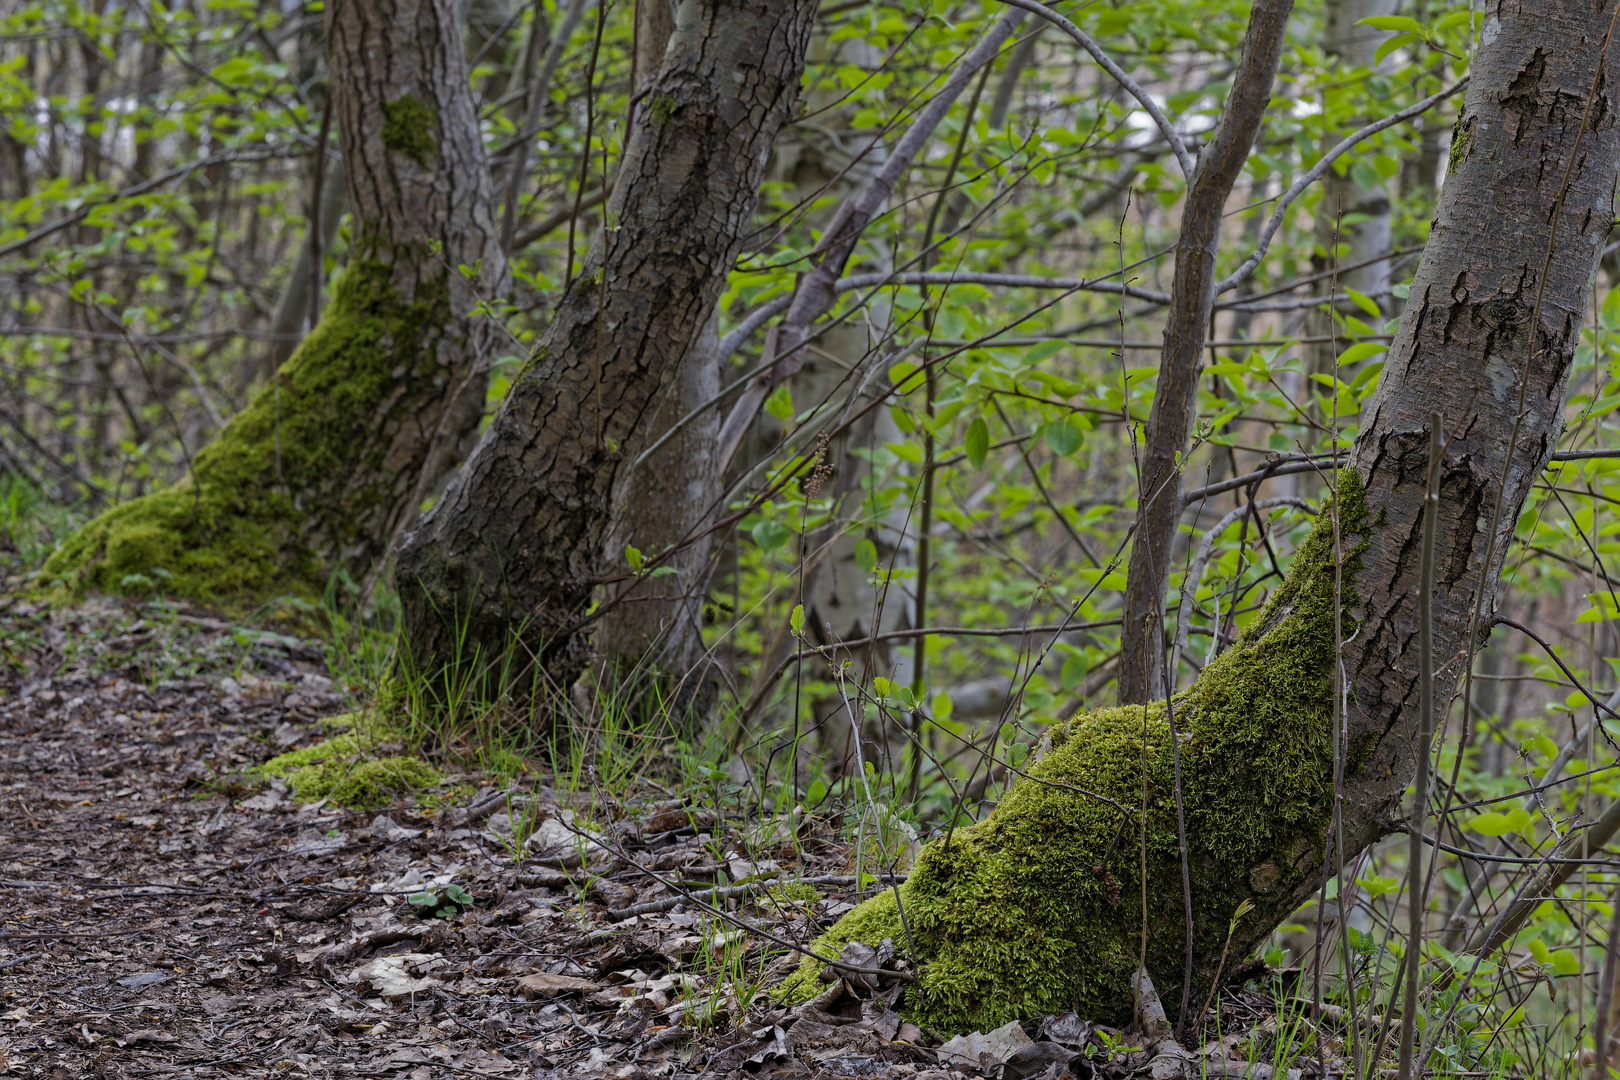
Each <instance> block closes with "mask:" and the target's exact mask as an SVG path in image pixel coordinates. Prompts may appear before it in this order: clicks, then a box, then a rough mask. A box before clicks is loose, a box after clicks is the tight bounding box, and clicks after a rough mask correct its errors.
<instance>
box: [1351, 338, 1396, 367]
mask: <svg viewBox="0 0 1620 1080" xmlns="http://www.w3.org/2000/svg"><path fill="white" fill-rule="evenodd" d="M1388 351H1389V346H1388V345H1385V344H1384V343H1383V342H1381V341H1358V342H1356V343H1355V344H1354V345H1352V346H1350V347H1349V348H1348V349H1346V350H1344V352H1342V353H1340V354H1339V365H1340V366H1341V367H1342V366H1343V365H1345V364H1354V363H1355V362H1356V361H1358V360H1365V359H1367V358H1368V357H1369V356H1377V355H1378V354H1379V353H1382V352H1388Z"/></svg>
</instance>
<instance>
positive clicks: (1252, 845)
mask: <svg viewBox="0 0 1620 1080" xmlns="http://www.w3.org/2000/svg"><path fill="white" fill-rule="evenodd" d="M1341 490H1342V509H1341V523H1340V526H1341V530H1342V535H1343V536H1344V538H1345V539H1344V544H1345V547H1346V560H1345V567H1344V571H1345V572H1344V576H1343V580H1344V601H1345V603H1344V609H1343V622H1342V630H1343V633H1344V634H1345V635H1346V636H1348V635H1349V634H1351V633H1353V632H1354V629H1355V626H1356V623H1355V619H1354V614H1353V611H1354V609H1355V608H1356V607H1358V606H1359V602H1358V601H1356V599H1355V593H1354V581H1355V573H1356V571H1357V570H1358V569H1359V568H1360V565H1361V564H1360V556H1361V552H1362V550H1363V549H1364V547H1365V544H1364V542H1359V543H1358V542H1357V541H1358V540H1359V539H1360V538H1364V537H1365V535H1366V533H1367V531H1368V530H1369V529H1370V528H1371V527H1372V526H1371V522H1370V520H1369V518H1368V515H1367V512H1366V506H1365V503H1364V501H1363V498H1362V490H1361V485H1360V481H1359V477H1357V476H1356V475H1355V474H1354V473H1353V472H1347V473H1346V474H1344V480H1343V482H1342V483H1341ZM1332 549H1333V543H1332V529H1331V525H1330V524H1329V515H1328V514H1326V513H1324V514H1322V516H1321V517H1320V518H1319V519H1318V522H1317V526H1316V528H1315V530H1314V531H1313V532H1312V534H1311V537H1310V539H1309V540H1308V541H1307V542H1306V543H1305V544H1304V545H1303V546H1302V547H1301V549H1300V551H1299V552H1298V554H1297V555H1296V557H1295V560H1294V565H1293V567H1292V569H1291V571H1290V573H1289V575H1288V578H1287V580H1286V581H1285V583H1284V584H1283V586H1282V587H1281V588H1279V589H1278V591H1277V593H1276V594H1275V595H1274V596H1273V597H1272V599H1271V601H1270V603H1269V605H1268V606H1267V608H1266V610H1265V612H1264V613H1263V614H1262V616H1261V618H1260V619H1259V620H1258V621H1257V622H1256V623H1255V625H1254V626H1252V627H1251V628H1250V629H1249V630H1248V631H1247V632H1246V633H1245V634H1244V636H1243V637H1242V638H1241V639H1240V640H1239V641H1238V642H1237V643H1236V644H1235V645H1234V646H1233V647H1232V648H1231V649H1229V650H1228V651H1227V652H1226V653H1225V654H1223V655H1222V656H1221V657H1219V658H1218V659H1217V660H1216V661H1215V662H1214V663H1212V664H1210V665H1209V667H1207V668H1206V669H1205V671H1204V673H1203V675H1202V677H1201V678H1200V679H1199V680H1198V682H1197V683H1196V684H1195V685H1194V686H1193V687H1192V688H1190V689H1189V690H1187V691H1186V692H1184V693H1182V694H1180V695H1178V696H1177V697H1176V699H1175V700H1174V708H1175V719H1176V727H1177V730H1178V731H1180V732H1181V733H1182V734H1181V774H1182V791H1183V801H1184V803H1185V807H1186V816H1187V836H1188V843H1189V861H1190V864H1191V868H1192V876H1193V902H1194V925H1195V946H1196V947H1197V948H1198V949H1200V950H1201V952H1202V953H1204V954H1210V953H1214V954H1218V953H1219V952H1220V948H1221V943H1222V940H1223V939H1224V937H1225V934H1226V927H1227V923H1228V920H1229V919H1230V917H1231V914H1232V912H1233V910H1234V909H1235V908H1236V907H1237V904H1238V903H1239V901H1240V900H1242V899H1243V898H1245V897H1246V896H1249V895H1251V894H1252V893H1255V892H1271V891H1275V890H1277V889H1279V888H1281V887H1283V886H1286V885H1287V884H1288V883H1290V882H1292V881H1295V880H1297V879H1298V877H1299V876H1300V875H1301V874H1303V873H1304V872H1305V867H1306V866H1308V865H1314V863H1315V861H1316V859H1317V858H1319V856H1320V852H1321V850H1322V844H1323V838H1324V836H1325V832H1326V828H1327V824H1328V815H1329V806H1330V802H1331V792H1332V771H1331V767H1332V747H1331V742H1330V738H1331V730H1332V700H1331V696H1330V684H1329V682H1328V679H1327V675H1328V672H1329V668H1330V664H1331V661H1332V656H1333V648H1334V641H1333V592H1334V585H1333V577H1334V575H1333V558H1332ZM1169 739H1170V728H1169V724H1168V723H1167V722H1166V718H1165V712H1164V705H1163V703H1158V704H1155V705H1151V706H1148V707H1145V708H1144V707H1142V706H1128V707H1121V708H1111V709H1103V710H1100V711H1098V712H1094V713H1091V714H1088V715H1083V716H1077V717H1075V718H1074V719H1072V720H1070V721H1068V722H1067V723H1064V724H1061V725H1059V726H1057V727H1056V728H1054V730H1053V732H1052V740H1051V741H1052V748H1051V749H1050V750H1049V751H1048V753H1047V754H1046V755H1045V756H1044V757H1043V758H1042V759H1041V760H1040V761H1039V762H1038V763H1037V764H1035V765H1034V766H1032V767H1031V768H1030V769H1028V770H1027V771H1028V774H1029V775H1028V778H1026V779H1021V780H1019V781H1018V782H1017V783H1016V784H1015V785H1014V786H1013V787H1012V789H1011V791H1009V793H1008V794H1007V797H1006V798H1005V799H1003V800H1002V802H1001V804H1000V805H999V806H998V807H997V808H996V809H995V811H994V812H993V813H992V814H991V815H990V816H989V817H988V818H986V819H985V820H984V821H982V822H980V823H978V824H977V825H974V826H972V827H969V828H964V829H958V830H956V832H955V833H954V834H953V835H952V836H950V837H948V838H942V839H939V840H936V841H934V842H933V843H931V844H929V845H928V846H927V847H926V848H924V849H923V851H922V853H921V855H920V856H919V858H918V862H917V865H916V867H915V868H914V869H913V870H912V872H911V875H910V877H909V878H908V879H907V881H906V882H905V884H904V885H902V886H901V888H900V905H897V903H896V898H895V894H894V892H893V891H892V890H890V891H885V892H883V893H880V894H879V895H877V896H875V897H873V898H872V899H870V900H868V901H866V902H865V903H863V904H861V905H860V906H858V907H857V908H856V909H855V910H854V911H851V912H850V913H849V914H847V915H846V916H844V918H843V919H841V920H840V921H839V922H838V923H837V924H835V925H834V926H833V927H832V929H831V930H830V931H828V933H827V934H825V935H824V936H823V937H822V938H820V939H819V940H818V941H817V943H816V948H817V950H818V951H819V952H820V953H821V954H822V955H823V956H828V957H833V956H837V955H838V953H839V951H840V950H841V949H842V948H843V946H844V945H845V944H846V943H848V942H850V941H862V942H865V943H867V944H869V945H876V944H878V943H879V942H880V941H881V940H882V939H883V938H890V939H892V940H893V941H894V944H895V946H896V947H897V949H898V950H899V952H900V954H901V955H906V954H907V952H908V949H909V948H913V947H914V948H915V950H916V954H917V957H918V960H919V961H920V962H921V964H922V965H923V968H924V974H923V978H922V981H921V982H920V983H919V984H917V985H916V986H913V987H910V988H908V991H907V995H906V1002H907V1004H906V1013H907V1016H908V1019H911V1020H914V1021H916V1022H918V1023H920V1024H923V1025H925V1026H928V1027H931V1028H933V1029H935V1030H938V1031H941V1032H957V1031H968V1030H974V1029H977V1030H982V1031H988V1030H990V1029H992V1028H994V1027H997V1026H999V1025H1001V1024H1004V1023H1006V1022H1007V1021H1009V1020H1015V1019H1026V1018H1029V1017H1033V1016H1038V1015H1042V1014H1047V1013H1053V1012H1061V1011H1064V1010H1068V1009H1074V1010H1076V1011H1078V1012H1079V1013H1080V1015H1082V1016H1085V1017H1087V1018H1089V1019H1093V1020H1098V1021H1104V1022H1109V1023H1116V1024H1123V1023H1126V1022H1128V1021H1129V1020H1130V1016H1131V1010H1132V1000H1133V999H1132V991H1131V987H1130V976H1131V973H1132V972H1134V971H1135V970H1136V967H1137V964H1138V963H1139V960H1140V950H1141V948H1142V942H1141V935H1142V928H1143V904H1142V882H1143V873H1142V840H1141V824H1140V823H1141V819H1142V808H1143V801H1144V794H1143V788H1144V783H1143V778H1144V775H1145V776H1146V791H1147V794H1146V802H1147V809H1146V820H1147V829H1146V833H1147V836H1146V853H1147V859H1146V861H1147V869H1146V879H1147V883H1148V895H1147V917H1146V923H1147V927H1148V943H1147V951H1148V970H1149V971H1150V972H1152V973H1154V975H1155V976H1156V978H1158V979H1159V980H1160V981H1161V987H1160V990H1161V994H1162V995H1163V996H1164V997H1165V999H1166V1000H1167V1001H1170V1000H1174V999H1175V997H1178V996H1179V993H1178V992H1177V993H1172V991H1171V989H1170V988H1169V987H1167V986H1166V985H1164V984H1173V987H1174V989H1175V990H1176V991H1179V984H1180V974H1181V970H1182V967H1181V965H1182V954H1183V949H1184V944H1185V932H1184V929H1183V928H1184V926H1185V919H1184V915H1183V898H1182V889H1181V872H1180V861H1179V850H1180V849H1179V843H1178V839H1177V829H1176V817H1175V802H1174V794H1173V791H1174V789H1173V786H1172V772H1171V751H1170V743H1169ZM901 905H903V908H904V913H905V919H904V922H902V920H901V917H900V906H901ZM822 966H823V965H822V964H821V963H820V961H818V960H816V959H814V958H812V957H806V958H805V960H804V962H803V963H802V964H801V965H800V966H799V968H798V969H797V970H796V971H795V973H794V974H793V975H792V976H790V977H789V978H788V980H787V981H786V982H784V983H783V985H782V986H781V987H779V988H778V990H777V991H776V993H777V996H778V997H779V998H780V999H782V1000H785V1001H802V1000H807V999H808V998H810V997H812V996H814V995H815V994H816V993H819V992H820V990H821V989H823V988H824V984H823V983H822V982H821V980H820V974H821V968H822ZM1171 973H1173V977H1170V976H1171Z"/></svg>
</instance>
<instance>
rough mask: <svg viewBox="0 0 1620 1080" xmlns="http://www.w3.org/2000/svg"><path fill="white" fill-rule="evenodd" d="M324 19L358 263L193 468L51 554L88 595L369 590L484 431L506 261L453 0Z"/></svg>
mask: <svg viewBox="0 0 1620 1080" xmlns="http://www.w3.org/2000/svg"><path fill="white" fill-rule="evenodd" d="M326 19H327V27H326V30H327V42H328V45H327V47H328V54H329V55H328V59H329V68H330V70H331V72H332V92H333V93H334V95H335V97H334V100H333V120H334V122H335V124H336V126H337V129H338V139H339V143H340V146H341V148H342V153H343V162H344V167H345V174H346V178H347V187H348V201H349V206H350V209H351V211H352V213H353V220H354V241H353V247H352V249H351V254H350V258H349V266H348V269H347V270H346V272H345V273H344V275H343V277H342V279H341V281H340V282H339V284H338V285H337V287H336V289H335V291H334V296H333V298H332V303H331V305H330V306H329V307H328V309H327V310H326V312H325V313H324V315H323V317H322V319H321V322H320V325H319V326H317V327H316V329H315V331H314V333H312V334H311V335H310V336H309V337H308V338H307V339H306V340H305V341H304V342H303V344H302V345H301V346H300V347H299V348H298V350H297V351H296V352H295V353H294V355H293V356H292V357H291V359H289V360H288V362H287V363H286V364H285V365H284V366H283V367H282V368H281V370H280V371H279V372H277V374H276V376H275V378H274V379H273V380H271V381H270V384H269V385H267V386H265V387H264V388H263V389H261V390H260V391H259V392H258V393H257V394H256V395H255V396H254V398H253V400H252V401H251V402H250V403H249V404H248V406H247V408H245V409H244V410H243V411H242V412H241V413H239V414H237V416H236V417H234V418H233V419H232V420H231V422H230V423H229V424H228V425H227V426H226V428H225V430H224V431H223V432H221V433H220V435H219V437H218V438H217V439H216V440H215V441H214V443H213V444H212V445H210V446H208V447H207V448H205V449H204V450H202V451H201V452H200V453H198V454H197V456H196V458H195V460H194V462H192V468H191V469H190V475H188V476H187V477H186V478H185V479H184V480H182V481H181V482H180V483H178V484H175V485H174V486H173V487H171V488H169V489H167V490H165V491H161V492H157V493H154V494H152V495H150V496H147V497H144V498H141V499H137V500H135V501H133V502H130V503H126V504H124V505H122V506H119V507H116V508H114V509H113V510H110V511H108V512H107V513H105V514H102V515H101V516H100V517H98V518H96V519H94V520H92V521H91V522H90V523H89V524H87V525H86V526H85V527H84V528H83V529H81V530H80V531H79V532H78V533H77V534H76V535H75V536H74V537H72V538H71V539H69V540H68V542H67V543H66V544H64V545H63V547H62V548H61V549H60V550H59V551H58V552H57V553H56V554H55V555H54V556H53V557H52V558H51V560H50V561H49V562H48V563H47V564H46V568H45V569H46V573H47V575H49V576H51V577H54V578H55V579H56V580H58V581H59V582H61V583H63V584H65V585H67V586H69V587H70V588H71V589H72V590H73V591H81V590H83V589H86V588H99V589H104V590H108V591H117V590H119V589H120V588H132V587H133V588H141V587H143V584H144V583H142V584H131V585H126V584H125V579H126V578H127V577H128V576H130V575H140V576H142V577H145V578H150V577H151V575H152V574H153V573H154V571H162V572H163V574H166V575H168V577H167V578H166V579H165V580H164V582H162V583H160V584H162V585H163V587H166V588H169V589H172V590H173V591H175V592H177V593H180V594H182V595H188V596H193V597H197V598H201V599H210V600H222V601H233V602H243V603H246V602H251V601H253V600H257V599H263V598H267V597H273V596H277V595H281V594H284V593H297V594H303V595H312V594H313V595H318V594H319V593H320V591H321V589H322V588H323V587H324V586H325V585H326V583H327V581H328V578H329V575H330V574H331V573H332V572H334V571H337V570H340V569H341V570H343V571H346V572H347V573H349V574H350V575H352V576H353V577H355V578H357V579H360V578H364V577H366V576H367V575H369V574H371V573H372V572H373V571H374V570H375V569H377V568H378V567H380V566H381V564H382V563H383V562H384V561H385V559H386V557H387V552H388V544H389V542H390V540H391V539H392V538H393V537H394V535H395V534H396V533H397V532H398V530H399V529H400V528H401V527H402V526H403V525H404V524H406V523H407V522H408V521H409V520H410V519H411V517H412V515H413V514H414V513H415V511H416V508H417V507H418V506H419V505H420V504H421V502H422V500H423V499H424V498H425V497H426V496H427V495H429V494H431V493H432V491H433V488H434V485H435V484H436V482H437V481H438V479H439V478H440V477H441V476H442V475H443V474H444V473H445V472H446V471H447V470H448V469H449V468H450V467H451V466H453V465H454V464H455V461H456V459H457V458H458V456H459V455H460V452H461V451H462V449H463V448H464V445H465V443H466V442H467V440H468V439H469V438H470V437H471V435H472V434H473V432H474V431H475V430H476V427H477V423H478V418H479V416H480V415H481V413H482V409H483V399H484V384H485V370H486V362H487V356H488V353H489V350H490V346H491V345H492V343H493V335H494V332H495V331H494V329H493V327H492V326H491V325H490V324H489V323H488V322H487V321H486V320H484V319H481V318H475V317H473V316H472V315H470V314H469V313H470V311H471V309H472V308H473V306H474V305H475V304H476V303H477V302H478V299H479V297H493V296H495V295H498V294H499V293H501V292H502V291H503V290H504V288H505V282H506V267H505V261H504V260H503V258H502V257H501V253H500V249H499V247H498V245H497V244H496V243H495V242H494V241H495V235H496V234H495V227H494V219H493V215H492V213H491V206H490V191H489V180H488V176H487V170H486V167H485V163H484V148H483V143H482V140H481V137H480V134H479V129H478V121H477V115H476V112H475V108H474V103H473V99H472V93H471V90H470V88H469V86H468V78H467V64H466V60H465V58H464V55H463V49H462V41H461V31H460V27H459V23H458V21H457V19H456V12H455V5H454V4H453V3H452V2H451V0H369V2H366V3H360V2H358V0H331V2H329V3H328V4H327V7H326ZM462 265H465V266H467V267H470V268H471V267H477V268H478V270H477V271H476V274H475V277H474V280H471V281H469V280H466V279H465V278H464V277H463V276H462V275H461V274H460V273H458V272H457V270H456V267H458V266H462ZM159 576H162V575H159ZM147 587H149V586H147Z"/></svg>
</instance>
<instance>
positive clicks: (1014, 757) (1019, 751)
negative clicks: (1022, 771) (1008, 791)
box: [1007, 743, 1029, 769]
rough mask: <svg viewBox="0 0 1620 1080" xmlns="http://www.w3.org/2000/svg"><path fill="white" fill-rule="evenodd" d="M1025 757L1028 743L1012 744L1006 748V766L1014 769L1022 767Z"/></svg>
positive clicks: (1027, 755)
mask: <svg viewBox="0 0 1620 1080" xmlns="http://www.w3.org/2000/svg"><path fill="white" fill-rule="evenodd" d="M1027 757H1029V744H1028V743H1013V745H1012V746H1010V747H1008V748H1007V764H1009V765H1011V766H1012V767H1013V768H1015V769H1016V768H1018V767H1019V766H1021V765H1023V764H1024V759H1025V758H1027Z"/></svg>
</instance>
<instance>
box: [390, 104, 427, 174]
mask: <svg viewBox="0 0 1620 1080" xmlns="http://www.w3.org/2000/svg"><path fill="white" fill-rule="evenodd" d="M382 108H383V129H382V141H383V145H384V146H386V147H388V149H390V150H392V151H394V152H395V153H396V154H404V155H405V156H406V157H408V158H410V159H411V160H412V161H414V162H416V163H417V164H418V165H421V166H422V167H423V168H426V167H427V165H428V163H429V162H431V161H432V160H433V155H435V154H437V153H438V152H439V144H438V143H437V142H435V141H434V138H433V129H434V126H435V125H436V124H438V122H439V117H438V114H437V113H435V112H434V111H433V106H432V105H429V104H428V103H427V102H425V101H423V100H422V99H421V98H419V97H416V96H415V95H413V94H406V95H405V96H404V97H401V98H397V99H396V100H394V101H385V102H383V107H382Z"/></svg>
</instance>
